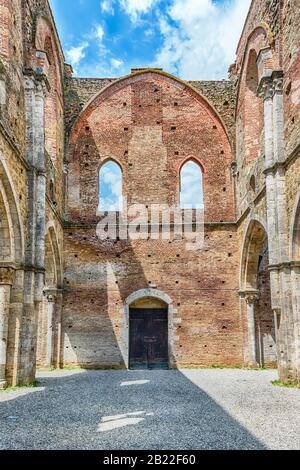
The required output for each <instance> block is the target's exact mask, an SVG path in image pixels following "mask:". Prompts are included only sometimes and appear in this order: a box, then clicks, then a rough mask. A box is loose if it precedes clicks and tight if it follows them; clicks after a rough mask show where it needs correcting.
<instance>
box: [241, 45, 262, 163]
mask: <svg viewBox="0 0 300 470" xmlns="http://www.w3.org/2000/svg"><path fill="white" fill-rule="evenodd" d="M258 81H259V76H258V67H257V54H256V51H255V50H251V51H250V52H249V58H248V65H247V70H246V88H245V106H244V109H245V140H244V146H245V163H246V164H248V163H250V162H252V161H253V160H255V159H256V158H258V156H259V153H260V151H261V136H262V131H263V103H262V100H261V99H260V98H259V97H258V96H257V90H258V84H259V83H258Z"/></svg>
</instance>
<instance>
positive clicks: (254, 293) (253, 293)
mask: <svg viewBox="0 0 300 470" xmlns="http://www.w3.org/2000/svg"><path fill="white" fill-rule="evenodd" d="M239 294H240V296H241V298H242V299H245V301H246V303H247V304H248V305H253V304H255V302H257V301H258V300H259V296H260V295H259V290H256V289H249V290H243V291H240V292H239Z"/></svg>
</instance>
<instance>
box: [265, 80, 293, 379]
mask: <svg viewBox="0 0 300 470" xmlns="http://www.w3.org/2000/svg"><path fill="white" fill-rule="evenodd" d="M282 84H283V75H282V72H281V71H273V72H272V73H270V74H268V76H265V77H263V78H262V80H261V83H260V87H259V92H260V94H261V96H263V98H264V121H265V156H266V159H265V175H266V197H267V221H268V242H269V259H270V267H269V269H270V279H271V298H272V309H273V311H274V315H275V324H276V325H277V333H276V336H277V352H278V368H279V374H280V378H281V379H282V380H284V381H291V380H293V376H294V375H295V372H294V371H295V367H296V364H295V360H296V357H297V354H296V351H295V325H294V319H293V306H292V286H291V270H290V266H289V253H288V233H289V231H288V221H287V203H286V176H285V172H286V170H285V165H284V161H285V154H284V112H283V90H282Z"/></svg>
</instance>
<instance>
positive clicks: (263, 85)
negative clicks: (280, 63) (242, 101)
mask: <svg viewBox="0 0 300 470" xmlns="http://www.w3.org/2000/svg"><path fill="white" fill-rule="evenodd" d="M282 91H283V72H282V70H273V71H268V72H267V73H266V74H265V75H264V76H263V77H262V78H261V80H260V83H259V86H258V96H260V97H261V98H263V99H264V100H265V101H266V100H268V99H273V97H274V96H275V95H276V94H278V93H282Z"/></svg>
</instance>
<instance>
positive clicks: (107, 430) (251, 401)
mask: <svg viewBox="0 0 300 470" xmlns="http://www.w3.org/2000/svg"><path fill="white" fill-rule="evenodd" d="M274 379H276V372H275V371H243V370H181V371H89V372H86V371H71V372H70V371H58V372H43V373H41V372H40V373H39V374H38V381H39V387H38V388H34V389H21V390H18V391H10V392H0V449H106V450H116V449H122V450H125V449H134V450H137V449H146V450H148V449H149V450H189V449H191V450H195V449H300V390H299V389H288V388H280V387H275V386H273V385H271V380H274Z"/></svg>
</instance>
